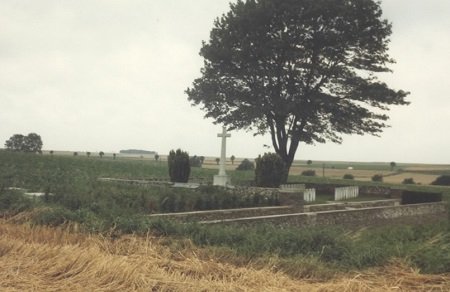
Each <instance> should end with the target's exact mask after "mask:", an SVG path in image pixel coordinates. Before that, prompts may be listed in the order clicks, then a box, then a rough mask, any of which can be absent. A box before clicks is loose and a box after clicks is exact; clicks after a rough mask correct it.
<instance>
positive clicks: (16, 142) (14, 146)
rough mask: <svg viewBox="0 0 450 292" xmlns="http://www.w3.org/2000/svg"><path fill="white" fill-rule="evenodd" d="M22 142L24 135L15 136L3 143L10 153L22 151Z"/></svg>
mask: <svg viewBox="0 0 450 292" xmlns="http://www.w3.org/2000/svg"><path fill="white" fill-rule="evenodd" d="M24 140H25V136H24V135H22V134H15V135H13V136H12V137H11V138H9V139H8V140H7V141H6V142H5V147H6V149H7V150H11V151H23V144H24Z"/></svg>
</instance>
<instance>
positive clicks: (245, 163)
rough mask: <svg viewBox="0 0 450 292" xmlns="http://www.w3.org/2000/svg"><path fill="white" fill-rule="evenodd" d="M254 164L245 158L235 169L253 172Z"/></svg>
mask: <svg viewBox="0 0 450 292" xmlns="http://www.w3.org/2000/svg"><path fill="white" fill-rule="evenodd" d="M254 169H255V164H254V163H253V162H251V161H250V160H248V159H247V158H246V159H244V160H242V162H241V164H239V166H238V167H237V168H236V170H254Z"/></svg>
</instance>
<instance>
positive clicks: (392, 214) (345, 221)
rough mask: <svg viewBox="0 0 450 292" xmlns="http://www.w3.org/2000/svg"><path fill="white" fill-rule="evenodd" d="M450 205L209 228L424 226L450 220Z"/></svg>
mask: <svg viewBox="0 0 450 292" xmlns="http://www.w3.org/2000/svg"><path fill="white" fill-rule="evenodd" d="M447 216H448V209H447V203H445V202H438V203H426V204H414V205H398V206H388V207H374V208H361V209H353V210H334V211H323V212H309V213H295V214H284V215H273V216H260V217H248V218H238V219H226V220H214V221H206V222H202V223H205V224H214V223H221V224H250V225H251V224H255V223H271V224H274V225H278V226H299V227H301V226H308V225H309V226H311V225H348V226H352V227H358V226H368V225H380V224H384V223H386V222H389V223H396V222H401V223H411V224H420V223H425V222H433V221H437V220H442V219H445V218H447Z"/></svg>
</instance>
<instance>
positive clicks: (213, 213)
mask: <svg viewBox="0 0 450 292" xmlns="http://www.w3.org/2000/svg"><path fill="white" fill-rule="evenodd" d="M398 203H399V201H398V200H380V201H365V202H340V203H331V204H319V205H305V206H301V205H289V206H276V207H257V208H239V209H222V210H208V211H194V212H179V213H160V214H152V215H149V217H151V218H166V219H174V220H178V221H185V222H187V221H212V220H224V219H236V218H243V217H259V216H269V215H280V214H292V213H300V212H320V211H332V210H346V209H349V208H350V209H354V208H367V207H379V206H394V205H396V204H398Z"/></svg>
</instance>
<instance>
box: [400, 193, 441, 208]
mask: <svg viewBox="0 0 450 292" xmlns="http://www.w3.org/2000/svg"><path fill="white" fill-rule="evenodd" d="M440 201H442V193H430V192H414V191H403V192H402V202H401V204H402V205H405V204H421V203H431V202H440Z"/></svg>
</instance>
